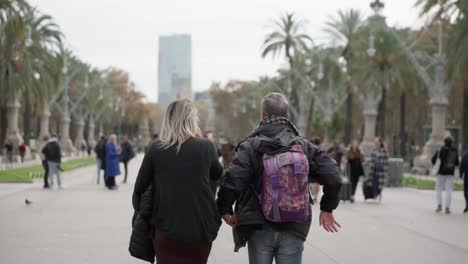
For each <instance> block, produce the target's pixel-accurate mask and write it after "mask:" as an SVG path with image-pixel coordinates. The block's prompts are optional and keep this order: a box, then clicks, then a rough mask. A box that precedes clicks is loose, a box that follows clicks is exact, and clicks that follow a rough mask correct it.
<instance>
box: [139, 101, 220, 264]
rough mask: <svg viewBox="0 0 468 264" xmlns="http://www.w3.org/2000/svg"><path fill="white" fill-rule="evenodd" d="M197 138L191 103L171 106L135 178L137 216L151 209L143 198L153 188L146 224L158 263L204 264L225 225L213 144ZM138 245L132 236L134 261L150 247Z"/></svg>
mask: <svg viewBox="0 0 468 264" xmlns="http://www.w3.org/2000/svg"><path fill="white" fill-rule="evenodd" d="M199 134H200V129H199V127H198V112H197V109H196V107H195V106H194V105H193V103H192V102H191V101H190V100H187V99H184V100H178V101H175V102H173V103H171V104H170V105H169V106H168V108H167V111H166V116H165V118H164V121H163V125H162V128H161V134H160V139H159V140H156V141H155V142H153V143H152V144H151V145H150V146H149V147H148V150H147V152H146V154H145V157H144V159H143V163H142V164H141V167H140V171H139V173H138V176H137V179H136V183H135V190H134V193H133V207H134V209H135V212H136V213H137V214H138V212H139V211H140V208H147V205H144V201H146V200H145V199H144V198H143V199H142V196H143V194H144V193H145V191H146V190H147V189H148V187H149V186H151V185H152V186H153V195H152V197H153V199H152V205H151V206H152V207H153V209H152V216H151V217H150V218H149V220H148V221H149V222H150V223H151V226H152V228H151V229H153V230H154V232H152V234H151V235H152V236H153V242H154V253H155V255H156V260H157V263H158V264H175V263H177V264H188V263H190V264H204V263H206V262H207V260H208V256H209V254H210V251H211V244H212V242H213V241H214V240H215V238H216V236H217V234H218V230H219V227H220V225H221V217H220V215H219V213H218V211H217V208H216V203H215V199H214V196H213V194H212V193H211V188H210V180H218V179H219V178H220V177H221V175H222V172H223V168H222V166H221V164H220V163H219V161H218V154H217V151H216V148H215V147H214V145H213V144H212V143H211V142H210V141H209V140H207V139H202V138H199V136H200V135H199ZM150 200H151V199H150ZM142 203H143V204H142ZM135 228H136V227H135V226H134V231H135ZM139 242H140V240H138V239H135V240H133V237H132V240H131V242H130V252H131V253H132V255H134V256H136V255H138V252H143V251H144V250H145V248H146V247H140V245H141V244H139ZM140 249H141V251H140Z"/></svg>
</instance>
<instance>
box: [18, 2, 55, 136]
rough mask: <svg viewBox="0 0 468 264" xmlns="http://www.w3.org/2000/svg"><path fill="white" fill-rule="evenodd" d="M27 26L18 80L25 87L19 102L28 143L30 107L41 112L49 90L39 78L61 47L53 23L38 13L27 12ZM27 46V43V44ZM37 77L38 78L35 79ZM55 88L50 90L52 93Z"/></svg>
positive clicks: (49, 18) (45, 83)
mask: <svg viewBox="0 0 468 264" xmlns="http://www.w3.org/2000/svg"><path fill="white" fill-rule="evenodd" d="M23 19H24V22H25V24H26V27H27V29H26V32H27V36H26V40H25V42H26V43H25V51H24V56H23V65H24V66H23V67H22V70H21V74H20V78H21V79H22V80H23V82H24V84H23V86H24V87H25V88H24V89H23V94H22V100H23V105H24V108H25V109H24V110H25V111H24V118H23V122H24V126H23V129H24V136H25V137H24V140H25V141H26V142H29V136H30V134H31V133H30V128H31V117H32V113H31V110H32V108H33V107H35V108H40V107H41V106H42V104H43V102H44V101H45V99H48V98H47V93H48V92H50V91H49V90H51V88H50V87H49V86H48V82H47V79H46V76H47V75H46V74H44V75H45V76H44V79H43V80H42V79H41V78H40V72H43V73H44V72H45V71H44V69H45V68H49V65H48V63H49V62H50V61H48V60H49V59H50V55H51V54H52V53H54V50H56V49H57V48H58V47H59V46H60V43H61V38H62V33H61V32H60V30H59V28H58V26H57V25H56V24H55V23H54V22H53V21H52V17H51V16H49V15H44V14H41V13H39V12H38V11H37V10H36V9H32V8H31V9H28V12H26V13H25V15H24V18H23ZM27 42H29V43H27ZM49 69H51V68H49ZM38 74H39V75H38ZM54 88H55V89H56V88H57V87H52V89H54Z"/></svg>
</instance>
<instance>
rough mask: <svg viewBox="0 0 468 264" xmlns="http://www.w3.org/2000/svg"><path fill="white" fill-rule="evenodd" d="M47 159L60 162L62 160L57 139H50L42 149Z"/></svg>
mask: <svg viewBox="0 0 468 264" xmlns="http://www.w3.org/2000/svg"><path fill="white" fill-rule="evenodd" d="M42 154H44V156H45V158H46V160H47V161H52V162H57V163H60V162H61V161H62V152H61V151H60V145H59V144H58V142H57V141H51V142H49V143H47V145H46V146H45V147H44V148H43V149H42Z"/></svg>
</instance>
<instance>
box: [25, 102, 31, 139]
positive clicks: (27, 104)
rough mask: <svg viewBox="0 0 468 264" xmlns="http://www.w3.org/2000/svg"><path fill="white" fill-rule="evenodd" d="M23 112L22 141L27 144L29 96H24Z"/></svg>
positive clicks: (29, 134) (29, 118) (29, 120)
mask: <svg viewBox="0 0 468 264" xmlns="http://www.w3.org/2000/svg"><path fill="white" fill-rule="evenodd" d="M24 99H25V102H24V112H23V132H24V142H25V143H26V144H29V137H30V136H31V104H30V102H29V96H28V95H26V96H25V97H24Z"/></svg>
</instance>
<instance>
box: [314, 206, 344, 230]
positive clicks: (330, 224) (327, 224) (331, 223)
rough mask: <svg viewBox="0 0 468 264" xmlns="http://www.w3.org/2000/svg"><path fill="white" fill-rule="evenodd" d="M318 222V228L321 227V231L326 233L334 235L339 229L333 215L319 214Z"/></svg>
mask: <svg viewBox="0 0 468 264" xmlns="http://www.w3.org/2000/svg"><path fill="white" fill-rule="evenodd" d="M319 222H320V226H323V229H325V231H327V232H331V233H336V232H338V229H339V228H341V226H340V224H339V223H338V222H336V220H335V217H334V216H333V213H327V212H323V211H322V212H320V218H319Z"/></svg>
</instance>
